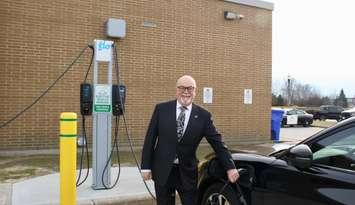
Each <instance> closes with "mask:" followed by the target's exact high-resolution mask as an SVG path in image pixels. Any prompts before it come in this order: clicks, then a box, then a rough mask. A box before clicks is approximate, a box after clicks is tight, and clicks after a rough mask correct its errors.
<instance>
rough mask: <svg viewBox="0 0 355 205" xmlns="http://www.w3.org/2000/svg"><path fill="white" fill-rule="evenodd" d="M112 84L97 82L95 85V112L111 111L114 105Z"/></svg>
mask: <svg viewBox="0 0 355 205" xmlns="http://www.w3.org/2000/svg"><path fill="white" fill-rule="evenodd" d="M111 89H112V86H110V85H106V84H96V85H95V86H94V93H95V95H94V112H111V110H112V109H111V107H112V105H111V104H112V99H111V98H112V96H111V93H112V91H111Z"/></svg>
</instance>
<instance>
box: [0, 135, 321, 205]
mask: <svg viewBox="0 0 355 205" xmlns="http://www.w3.org/2000/svg"><path fill="white" fill-rule="evenodd" d="M322 129H323V128H312V129H310V128H283V129H281V132H280V143H272V141H270V143H267V144H259V145H256V146H255V145H254V146H246V147H245V148H246V149H245V150H244V151H249V152H260V151H265V150H272V147H274V148H275V147H279V148H280V147H284V146H287V145H286V144H290V145H293V144H296V143H297V142H299V141H302V140H303V139H305V138H307V137H309V136H311V135H312V134H314V133H316V132H318V131H320V130H322ZM83 171H84V172H83V173H85V170H83ZM117 172H118V168H112V170H111V177H112V179H111V182H114V180H115V178H116V177H117ZM91 174H92V172H91V170H90V174H89V177H88V179H87V181H86V182H85V183H84V184H82V185H81V186H80V187H78V188H77V204H78V205H128V204H129V205H153V204H155V201H154V200H153V199H152V198H151V196H150V195H149V193H148V191H147V190H146V188H145V186H144V183H143V181H142V178H141V176H140V174H139V172H138V169H137V167H127V166H126V167H122V168H121V176H120V180H119V181H118V184H117V185H116V187H114V188H113V189H111V190H93V189H92V188H91V184H92V181H91ZM148 186H149V187H150V189H151V190H152V192H153V193H154V185H153V182H152V181H149V182H148ZM11 204H12V205H57V204H59V173H56V174H49V175H45V176H40V177H35V178H31V179H28V180H24V181H21V182H17V183H13V184H10V183H7V184H0V205H11Z"/></svg>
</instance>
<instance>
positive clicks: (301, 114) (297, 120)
mask: <svg viewBox="0 0 355 205" xmlns="http://www.w3.org/2000/svg"><path fill="white" fill-rule="evenodd" d="M312 123H313V115H312V114H308V113H307V112H306V111H304V110H299V109H285V110H284V115H283V117H282V122H281V126H282V127H284V126H286V125H291V126H293V125H303V126H304V127H308V126H310V125H311V124H312Z"/></svg>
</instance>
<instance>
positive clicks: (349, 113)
mask: <svg viewBox="0 0 355 205" xmlns="http://www.w3.org/2000/svg"><path fill="white" fill-rule="evenodd" d="M353 116H355V107H354V108H351V109H348V110H344V111H343V112H341V120H345V119H348V118H349V117H353Z"/></svg>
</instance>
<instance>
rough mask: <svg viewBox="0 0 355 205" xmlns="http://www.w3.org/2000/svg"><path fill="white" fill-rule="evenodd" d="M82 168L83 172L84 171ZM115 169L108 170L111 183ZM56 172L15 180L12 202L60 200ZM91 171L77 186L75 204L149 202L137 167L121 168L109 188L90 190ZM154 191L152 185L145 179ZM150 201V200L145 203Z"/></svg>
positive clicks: (37, 204) (51, 204)
mask: <svg viewBox="0 0 355 205" xmlns="http://www.w3.org/2000/svg"><path fill="white" fill-rule="evenodd" d="M85 171H86V170H84V174H85ZM117 173H118V168H112V170H111V176H112V179H111V183H113V182H114V180H115V177H117ZM59 178H60V176H59V173H58V174H50V175H46V176H41V177H36V178H32V179H29V180H25V181H22V182H18V183H15V184H14V185H13V191H12V204H13V205H23V204H27V205H56V204H59V203H60V201H59V200H60V195H59V183H60V182H59ZM91 185H92V178H91V170H90V174H89V177H88V179H87V180H86V182H85V183H83V184H82V185H81V186H80V187H78V188H77V204H78V205H94V204H95V205H98V204H128V203H129V204H143V203H144V204H147V202H149V201H152V202H153V199H152V198H151V197H150V195H149V193H148V191H147V190H146V188H145V186H144V183H143V181H142V178H141V176H140V174H139V172H138V169H137V168H136V167H122V168H121V176H120V180H119V181H118V184H117V185H116V187H114V188H113V189H110V190H93V189H92V188H91ZM148 187H149V188H150V190H152V192H153V194H154V184H153V182H152V181H149V182H148ZM148 204H149V203H148Z"/></svg>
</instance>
